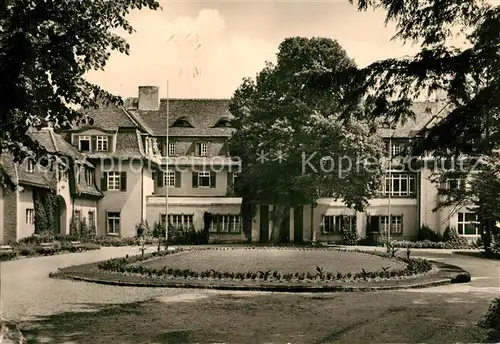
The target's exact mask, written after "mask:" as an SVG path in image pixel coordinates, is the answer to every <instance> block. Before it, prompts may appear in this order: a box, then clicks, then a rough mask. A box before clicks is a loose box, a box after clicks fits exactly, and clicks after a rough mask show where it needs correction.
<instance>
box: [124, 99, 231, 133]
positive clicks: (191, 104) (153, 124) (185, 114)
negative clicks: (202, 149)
mask: <svg viewBox="0 0 500 344" xmlns="http://www.w3.org/2000/svg"><path fill="white" fill-rule="evenodd" d="M127 103H128V104H131V105H130V106H131V107H130V108H129V109H128V111H129V112H132V113H134V114H137V115H138V117H139V116H140V117H142V118H143V119H144V121H145V123H146V124H147V125H148V126H149V127H150V128H151V129H152V131H153V132H154V134H155V135H157V136H164V135H166V133H167V126H166V123H167V100H166V99H161V101H160V109H159V110H158V111H141V110H138V109H137V99H134V98H131V99H129V100H128V101H127ZM229 103H230V100H229V99H169V116H168V117H169V118H168V123H170V126H172V125H173V124H174V123H175V121H176V120H177V119H179V118H185V119H186V120H187V121H188V122H189V123H190V124H191V125H192V126H193V127H194V128H177V127H174V128H172V127H170V128H169V135H172V136H207V137H209V136H223V137H229V136H230V135H231V133H232V132H233V131H234V129H233V128H213V126H214V125H215V124H216V123H217V122H218V121H219V120H220V119H222V118H225V119H230V118H232V115H231V113H230V112H229Z"/></svg>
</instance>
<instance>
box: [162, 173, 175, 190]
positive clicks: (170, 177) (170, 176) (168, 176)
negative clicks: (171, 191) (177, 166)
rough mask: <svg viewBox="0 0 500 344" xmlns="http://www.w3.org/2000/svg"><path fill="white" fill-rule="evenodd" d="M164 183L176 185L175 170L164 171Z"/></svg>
mask: <svg viewBox="0 0 500 344" xmlns="http://www.w3.org/2000/svg"><path fill="white" fill-rule="evenodd" d="M163 185H165V186H175V171H167V172H163Z"/></svg>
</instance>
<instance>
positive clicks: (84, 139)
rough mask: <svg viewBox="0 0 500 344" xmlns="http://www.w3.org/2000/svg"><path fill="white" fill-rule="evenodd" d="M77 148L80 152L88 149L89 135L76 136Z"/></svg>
mask: <svg viewBox="0 0 500 344" xmlns="http://www.w3.org/2000/svg"><path fill="white" fill-rule="evenodd" d="M78 149H79V150H80V151H82V152H89V151H90V136H87V135H80V136H78Z"/></svg>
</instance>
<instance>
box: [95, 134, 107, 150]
mask: <svg viewBox="0 0 500 344" xmlns="http://www.w3.org/2000/svg"><path fill="white" fill-rule="evenodd" d="M96 142H97V147H96V150H97V151H99V152H105V151H107V150H108V137H107V136H97V138H96Z"/></svg>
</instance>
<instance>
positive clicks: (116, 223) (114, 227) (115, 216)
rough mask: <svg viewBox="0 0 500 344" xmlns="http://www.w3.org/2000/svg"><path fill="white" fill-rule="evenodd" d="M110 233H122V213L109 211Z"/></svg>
mask: <svg viewBox="0 0 500 344" xmlns="http://www.w3.org/2000/svg"><path fill="white" fill-rule="evenodd" d="M107 216H108V221H107V224H108V228H107V230H108V234H120V213H108V215H107Z"/></svg>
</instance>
